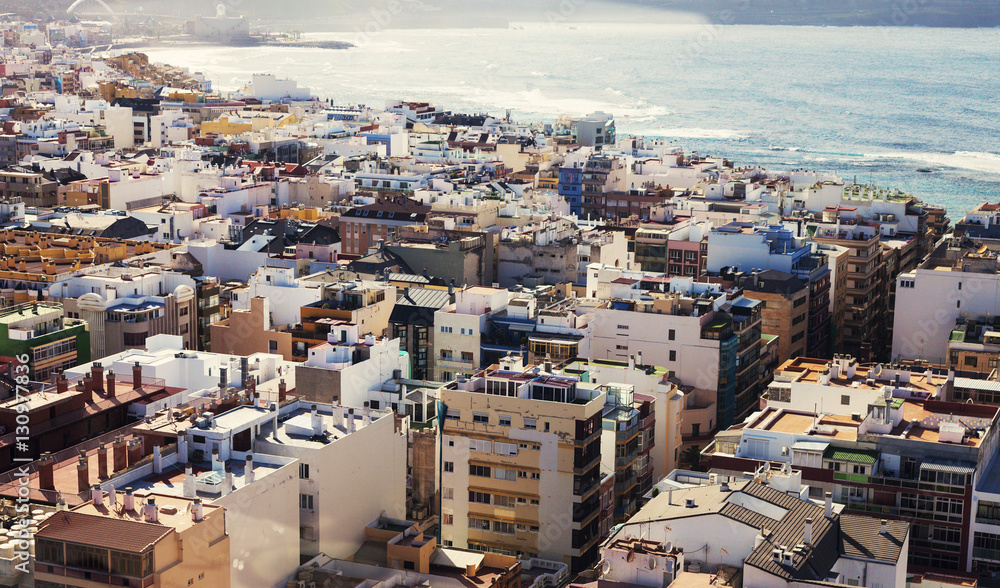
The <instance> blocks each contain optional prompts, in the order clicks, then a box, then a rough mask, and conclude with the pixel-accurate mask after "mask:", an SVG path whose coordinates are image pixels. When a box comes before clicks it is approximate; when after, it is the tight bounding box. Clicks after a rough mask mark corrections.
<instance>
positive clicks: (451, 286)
mask: <svg viewBox="0 0 1000 588" xmlns="http://www.w3.org/2000/svg"><path fill="white" fill-rule="evenodd" d="M424 275H426V273H425V274H424ZM448 302H449V304H455V278H452V279H451V283H450V284H448Z"/></svg>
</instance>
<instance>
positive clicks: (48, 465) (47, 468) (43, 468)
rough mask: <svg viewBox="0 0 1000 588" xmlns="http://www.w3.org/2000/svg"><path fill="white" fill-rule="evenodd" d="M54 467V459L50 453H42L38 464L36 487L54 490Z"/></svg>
mask: <svg viewBox="0 0 1000 588" xmlns="http://www.w3.org/2000/svg"><path fill="white" fill-rule="evenodd" d="M54 467H55V459H54V458H53V457H52V454H51V453H49V452H47V451H46V452H45V453H43V454H42V459H41V463H39V465H38V487H39V488H40V489H42V490H55V489H56V485H55V479H54V478H53V473H52V470H53V468H54Z"/></svg>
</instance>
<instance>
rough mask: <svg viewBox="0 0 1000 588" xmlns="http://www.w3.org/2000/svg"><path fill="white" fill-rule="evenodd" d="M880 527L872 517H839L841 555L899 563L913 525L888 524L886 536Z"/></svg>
mask: <svg viewBox="0 0 1000 588" xmlns="http://www.w3.org/2000/svg"><path fill="white" fill-rule="evenodd" d="M880 527H881V525H880V524H879V522H878V521H876V520H875V519H872V518H871V517H859V516H856V515H840V552H841V553H843V554H844V556H845V557H858V558H863V559H874V560H878V561H885V562H889V563H896V562H897V561H899V555H900V551H901V550H902V548H903V543H904V542H905V541H906V534H907V533H908V532H909V530H910V525H909V523H907V522H904V521H888V523H887V524H886V532H885V534H884V535H883V534H882V533H880V532H879V531H880Z"/></svg>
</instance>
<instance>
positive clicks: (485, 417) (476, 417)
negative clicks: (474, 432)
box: [472, 412, 490, 424]
mask: <svg viewBox="0 0 1000 588" xmlns="http://www.w3.org/2000/svg"><path fill="white" fill-rule="evenodd" d="M472 422H474V423H486V424H489V422H490V415H489V414H488V413H485V412H474V413H472Z"/></svg>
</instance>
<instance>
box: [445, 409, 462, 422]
mask: <svg viewBox="0 0 1000 588" xmlns="http://www.w3.org/2000/svg"><path fill="white" fill-rule="evenodd" d="M444 418H446V419H451V420H453V421H457V420H459V419H461V418H462V413H461V412H459V410H458V409H457V408H449V409H448V411H447V412H446V413H445V414H444Z"/></svg>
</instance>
